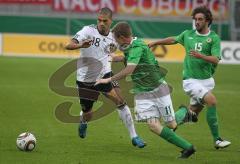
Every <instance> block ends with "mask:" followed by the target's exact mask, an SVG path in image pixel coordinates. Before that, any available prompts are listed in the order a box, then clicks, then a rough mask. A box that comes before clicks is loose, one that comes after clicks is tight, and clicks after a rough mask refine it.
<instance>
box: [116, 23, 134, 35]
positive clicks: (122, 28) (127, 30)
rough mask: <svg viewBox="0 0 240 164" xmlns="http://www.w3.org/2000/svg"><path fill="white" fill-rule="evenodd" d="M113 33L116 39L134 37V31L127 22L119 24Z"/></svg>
mask: <svg viewBox="0 0 240 164" xmlns="http://www.w3.org/2000/svg"><path fill="white" fill-rule="evenodd" d="M112 32H113V34H114V36H115V37H117V38H119V37H120V36H124V37H126V38H127V37H130V36H131V35H132V29H131V27H130V25H129V24H128V23H127V22H118V23H117V24H116V25H115V26H114V27H113V29H112Z"/></svg>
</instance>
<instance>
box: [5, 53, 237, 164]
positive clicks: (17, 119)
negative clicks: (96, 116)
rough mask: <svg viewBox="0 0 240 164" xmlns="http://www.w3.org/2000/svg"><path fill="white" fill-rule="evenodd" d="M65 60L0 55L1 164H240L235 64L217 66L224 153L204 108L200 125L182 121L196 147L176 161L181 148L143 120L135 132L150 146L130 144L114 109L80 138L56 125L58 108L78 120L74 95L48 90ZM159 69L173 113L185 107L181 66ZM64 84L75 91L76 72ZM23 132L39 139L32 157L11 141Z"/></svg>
mask: <svg viewBox="0 0 240 164" xmlns="http://www.w3.org/2000/svg"><path fill="white" fill-rule="evenodd" d="M68 61H70V60H69V59H43V58H14V57H0V76H1V77H0V163H8V164H9V163H24V164H25V163H68V164H71V163H73V164H75V163H76V164H91V163H98V164H101V163H103V164H106V163H111V164H118V163H119V164H120V163H131V164H141V163H143V164H148V163H239V160H240V157H239V153H240V148H239V145H240V140H239V134H240V130H239V128H238V124H239V122H238V121H239V115H240V111H239V106H240V101H239V97H240V92H239V91H240V85H239V84H240V77H239V70H240V65H219V67H218V70H217V72H216V75H215V79H216V87H215V90H214V93H215V95H216V97H217V99H218V108H217V110H218V115H219V125H220V134H221V135H222V136H223V137H225V138H226V139H228V140H230V141H231V142H232V145H231V146H230V147H229V148H227V149H225V150H215V149H214V148H213V141H212V137H211V135H210V131H209V128H208V126H207V123H206V118H205V111H203V112H202V113H201V114H200V118H199V122H198V123H197V124H185V125H183V126H181V127H179V128H178V130H177V133H178V134H179V135H181V136H183V137H185V138H186V139H188V140H189V141H190V142H192V143H193V144H194V145H195V146H196V148H197V152H196V154H195V155H193V156H192V157H191V158H190V159H187V160H179V159H176V157H177V156H178V155H179V154H180V153H179V151H180V149H178V148H176V147H175V146H173V145H171V144H169V143H166V142H165V141H164V140H162V139H161V138H160V137H158V136H156V135H154V134H152V133H150V131H149V130H148V129H147V127H146V125H144V124H142V123H141V124H140V123H136V129H137V132H138V134H139V135H140V136H141V137H142V138H143V139H144V140H145V141H146V142H147V143H148V146H147V147H145V148H144V149H138V148H135V147H133V146H132V145H131V143H130V138H129V136H128V132H127V130H126V128H125V127H124V125H123V124H122V122H121V121H119V118H118V114H117V113H116V112H113V113H111V114H110V115H108V116H106V117H104V118H102V119H100V120H97V121H95V122H92V123H90V126H89V127H88V133H87V138H85V139H80V138H79V137H78V135H77V127H78V125H77V124H66V123H61V122H60V121H58V120H57V119H56V117H55V115H54V110H55V107H56V106H57V105H58V104H59V103H61V102H64V101H65V100H71V101H72V102H74V105H73V107H72V110H71V114H73V115H77V114H78V113H79V108H80V107H79V104H78V99H77V98H70V97H64V96H60V95H57V94H55V93H53V92H52V91H51V90H50V89H49V87H48V79H49V77H50V76H51V75H52V74H53V73H54V71H56V70H57V69H58V68H59V67H61V66H62V65H63V64H64V63H66V62H68ZM161 65H162V66H163V67H165V68H166V69H167V70H168V71H169V72H168V74H167V81H168V82H169V84H171V85H172V86H173V88H174V90H173V94H172V98H173V104H174V107H175V109H177V107H178V105H180V104H181V103H185V104H187V103H188V97H187V96H186V95H185V94H184V92H183V91H182V87H181V72H182V64H180V63H179V64H177V63H161ZM121 68H122V64H116V65H114V71H115V72H116V71H118V70H120V69H121ZM66 83H67V84H68V85H72V86H75V75H74V74H72V75H71V76H70V77H69V78H68V80H67V82H66ZM129 84H131V83H126V82H124V81H121V88H122V89H123V93H124V95H125V97H126V100H127V101H128V104H129V106H130V107H131V108H132V107H133V96H132V95H131V94H129V93H128V89H129V88H130V85H129ZM98 104H99V103H98ZM24 131H30V132H32V133H33V134H34V135H35V136H36V138H37V147H36V149H35V150H34V151H33V152H29V153H28V152H21V151H19V150H18V149H17V148H16V145H15V141H16V138H17V136H18V135H19V134H20V133H22V132H24Z"/></svg>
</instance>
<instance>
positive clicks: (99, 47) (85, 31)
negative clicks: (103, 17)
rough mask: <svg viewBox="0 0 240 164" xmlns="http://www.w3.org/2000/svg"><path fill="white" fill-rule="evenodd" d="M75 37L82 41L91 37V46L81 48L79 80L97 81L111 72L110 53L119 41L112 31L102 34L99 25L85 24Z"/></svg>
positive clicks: (78, 70) (78, 64) (78, 66)
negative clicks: (105, 34) (98, 28)
mask: <svg viewBox="0 0 240 164" xmlns="http://www.w3.org/2000/svg"><path fill="white" fill-rule="evenodd" d="M73 39H76V40H77V41H79V42H81V41H83V40H86V39H91V40H92V42H91V46H90V47H89V48H81V55H80V57H79V59H78V62H77V68H78V69H77V80H78V81H81V82H96V80H97V79H100V78H102V77H103V75H104V74H106V73H108V72H111V71H112V70H111V62H109V58H110V56H109V54H110V53H112V52H114V51H115V50H116V49H117V43H116V41H115V39H114V37H113V34H112V32H109V34H108V35H107V36H104V35H101V34H100V33H99V32H98V30H97V26H95V25H90V26H84V27H83V28H82V29H81V30H80V31H79V32H77V34H76V35H75V36H74V38H73Z"/></svg>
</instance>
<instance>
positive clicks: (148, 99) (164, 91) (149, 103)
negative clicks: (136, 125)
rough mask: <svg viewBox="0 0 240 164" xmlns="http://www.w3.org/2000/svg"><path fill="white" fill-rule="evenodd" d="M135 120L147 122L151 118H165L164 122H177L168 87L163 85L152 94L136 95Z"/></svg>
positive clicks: (151, 92)
mask: <svg viewBox="0 0 240 164" xmlns="http://www.w3.org/2000/svg"><path fill="white" fill-rule="evenodd" d="M134 101H135V118H136V120H137V121H146V120H147V119H150V118H161V117H162V118H163V120H164V122H170V121H173V120H175V114H174V110H173V106H172V100H171V96H170V93H169V89H168V85H167V84H161V85H160V86H159V87H158V88H156V89H154V90H153V91H150V92H143V93H139V94H137V95H135V97H134Z"/></svg>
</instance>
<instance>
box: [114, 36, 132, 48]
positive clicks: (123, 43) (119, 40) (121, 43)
mask: <svg viewBox="0 0 240 164" xmlns="http://www.w3.org/2000/svg"><path fill="white" fill-rule="evenodd" d="M114 38H115V40H116V42H117V43H118V45H119V49H120V50H121V51H124V50H125V49H126V48H128V46H129V44H130V43H129V42H130V41H129V39H128V38H125V37H123V36H120V37H116V36H114Z"/></svg>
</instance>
